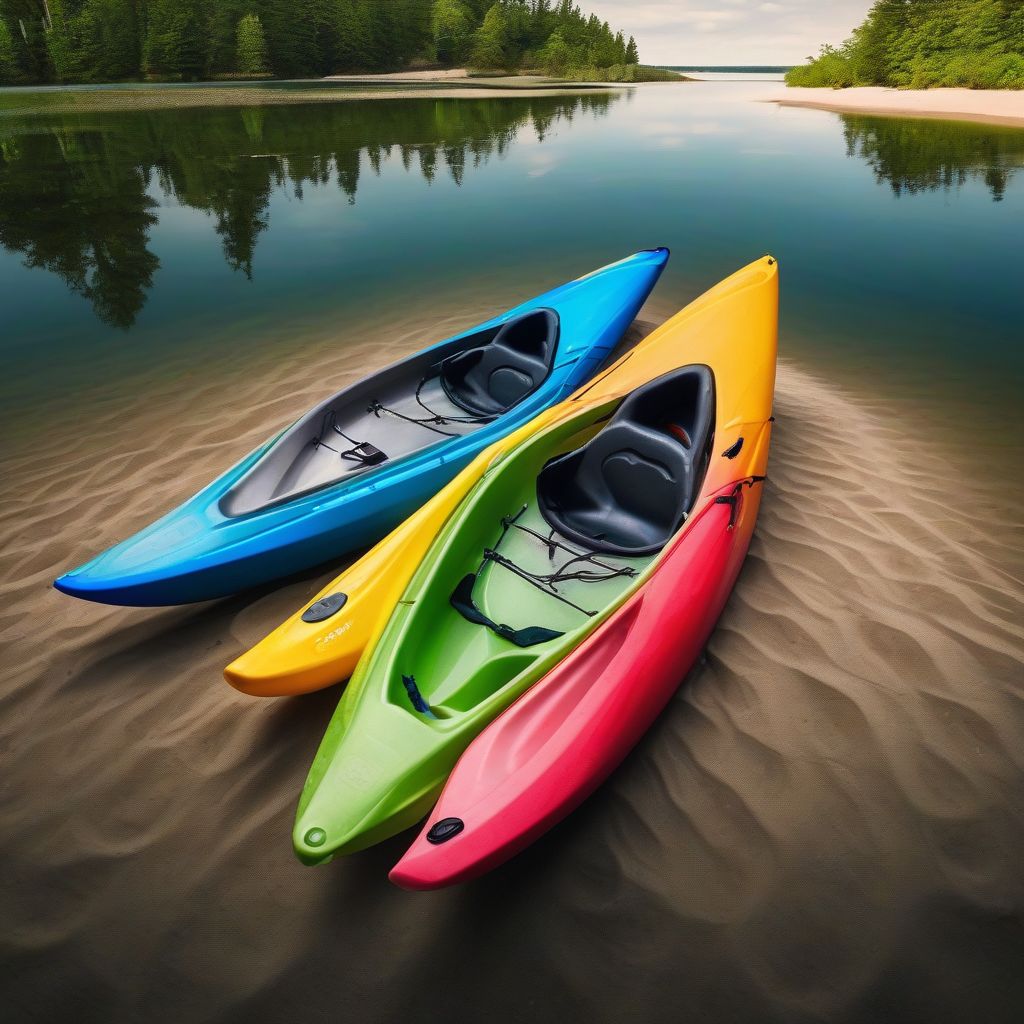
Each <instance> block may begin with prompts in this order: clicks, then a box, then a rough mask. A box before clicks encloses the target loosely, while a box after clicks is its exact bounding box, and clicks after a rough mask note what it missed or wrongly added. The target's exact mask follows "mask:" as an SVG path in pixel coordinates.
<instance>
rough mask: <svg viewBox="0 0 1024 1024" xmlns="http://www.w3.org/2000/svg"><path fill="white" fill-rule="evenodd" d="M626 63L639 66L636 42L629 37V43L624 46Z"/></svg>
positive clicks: (638, 52)
mask: <svg viewBox="0 0 1024 1024" xmlns="http://www.w3.org/2000/svg"><path fill="white" fill-rule="evenodd" d="M626 63H627V64H639V63H640V51H639V50H637V48H636V40H635V39H634V38H633V37H632V36H630V37H629V42H628V43H627V44H626Z"/></svg>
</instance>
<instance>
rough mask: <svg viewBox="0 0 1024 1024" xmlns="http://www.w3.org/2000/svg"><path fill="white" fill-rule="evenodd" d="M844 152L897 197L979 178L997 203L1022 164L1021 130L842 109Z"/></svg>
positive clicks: (1023, 136) (1023, 161)
mask: <svg viewBox="0 0 1024 1024" xmlns="http://www.w3.org/2000/svg"><path fill="white" fill-rule="evenodd" d="M840 116H841V117H842V120H843V130H844V134H845V136H846V151H847V155H848V156H850V157H853V158H855V159H860V160H864V161H865V162H866V163H867V164H868V166H869V167H871V169H872V170H873V171H874V172H875V177H876V178H877V179H878V182H879V183H880V184H881V183H882V182H888V183H889V184H890V185H891V186H892V190H893V192H894V193H895V194H896V195H897V196H902V195H906V194H911V195H913V194H915V193H919V192H929V191H937V190H943V189H944V190H949V189H954V188H960V187H962V186H963V185H964V184H966V182H967V181H968V180H969V179H976V180H979V181H983V182H984V183H985V185H987V186H988V189H989V191H990V192H991V193H992V198H993V200H994V201H995V202H997V203H998V202H1001V201H1002V199H1003V198H1004V196H1005V195H1006V189H1007V186H1008V185H1009V182H1010V180H1011V178H1012V176H1013V175H1014V173H1015V172H1016V171H1017V170H1019V169H1020V167H1021V166H1024V131H1019V130H1015V129H1009V128H998V127H993V126H991V125H980V124H970V123H968V122H948V121H926V120H903V119H901V118H895V117H870V116H864V115H861V114H842V115H840Z"/></svg>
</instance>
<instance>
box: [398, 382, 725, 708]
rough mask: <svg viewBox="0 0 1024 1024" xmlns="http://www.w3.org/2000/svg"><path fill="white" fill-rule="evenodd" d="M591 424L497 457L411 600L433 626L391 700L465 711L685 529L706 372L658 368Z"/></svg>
mask: <svg viewBox="0 0 1024 1024" xmlns="http://www.w3.org/2000/svg"><path fill="white" fill-rule="evenodd" d="M598 422H599V421H598ZM598 422H595V421H593V420H590V421H588V422H585V423H580V424H578V425H577V427H576V429H575V430H574V431H572V432H571V433H570V434H569V435H567V436H565V437H563V438H561V440H557V441H554V440H553V441H550V442H548V444H547V445H539V446H531V447H532V448H533V450H529V449H527V450H521V451H520V453H518V454H517V455H514V456H512V457H511V458H510V459H508V460H507V461H506V462H504V463H502V464H501V466H500V468H499V469H498V470H497V472H496V475H495V478H493V480H492V483H491V485H490V486H489V487H488V489H487V491H486V492H485V493H481V494H480V495H479V496H478V499H477V501H478V502H479V506H478V509H477V511H478V513H479V515H478V516H477V517H475V518H473V519H470V520H466V521H464V524H463V529H462V530H461V531H460V534H459V537H460V543H459V545H458V546H457V547H456V546H454V545H453V546H451V547H449V548H448V549H447V551H446V552H445V555H444V556H443V559H442V562H441V563H439V565H438V570H437V572H436V573H435V574H434V577H433V579H432V580H431V582H430V584H429V585H428V586H429V590H430V592H429V594H427V595H423V596H421V597H420V598H419V599H418V600H417V602H416V604H417V605H422V607H423V608H424V609H425V608H427V607H429V608H430V609H431V614H432V618H431V620H430V621H431V627H430V630H429V631H428V632H417V633H416V635H418V636H419V640H418V642H417V643H416V644H414V645H411V646H410V647H409V649H408V653H409V654H412V655H414V656H413V657H410V658H408V660H406V658H405V657H401V658H400V661H399V662H396V668H399V669H400V671H399V672H397V673H396V674H395V675H394V676H393V677H392V683H391V684H389V685H390V693H389V697H390V699H391V701H392V702H393V703H395V704H397V705H398V706H400V707H403V708H404V709H405V710H406V711H408V712H410V713H412V714H414V715H417V716H419V717H421V718H426V719H439V720H443V719H450V718H453V717H458V716H461V715H464V714H469V713H473V712H475V711H476V709H478V708H479V707H480V706H481V705H483V704H485V703H487V702H489V701H490V699H491V698H492V697H495V696H496V695H497V694H498V693H499V692H500V691H503V690H504V689H505V688H506V687H508V686H510V685H511V684H512V683H513V680H515V679H516V678H518V677H520V676H521V674H522V673H524V672H527V671H528V670H529V669H530V666H531V665H533V664H535V663H536V662H537V661H538V660H541V659H543V658H545V657H547V656H549V653H550V652H551V651H553V650H557V649H559V648H560V647H562V646H564V645H565V644H566V643H571V642H572V641H571V639H570V638H571V637H573V636H576V635H578V634H579V633H580V631H585V630H587V629H588V628H590V627H589V623H591V622H593V621H596V620H598V619H599V618H600V617H601V616H602V615H603V614H605V613H606V612H607V611H608V609H610V608H614V607H617V605H618V604H619V603H620V602H621V601H622V600H623V598H624V596H625V595H626V594H627V593H629V592H630V591H631V590H632V589H633V588H634V587H635V586H636V585H637V584H638V582H639V580H640V578H641V577H642V575H643V574H644V572H645V570H647V569H648V567H649V566H650V565H651V564H652V563H653V562H654V561H655V560H656V559H657V557H658V555H659V553H660V552H661V551H662V549H663V548H664V547H665V545H666V544H667V543H668V542H669V541H670V540H671V539H672V537H673V536H675V535H676V533H677V532H678V531H679V529H680V528H681V527H682V526H683V524H684V522H685V521H686V519H687V517H688V516H689V514H690V512H691V511H692V510H693V508H694V505H695V504H696V502H697V499H698V497H699V495H700V491H701V487H702V485H703V482H704V477H705V474H706V472H707V467H708V463H709V459H710V453H711V446H712V441H713V436H714V427H715V386H714V377H713V375H712V373H711V370H710V369H709V368H708V367H706V366H689V367H686V368H684V369H683V370H678V371H675V372H673V373H671V374H667V375H666V376H664V377H662V378H659V379H658V380H656V381H654V382H652V383H651V384H650V385H648V386H647V387H645V388H642V389H640V390H638V391H636V392H634V394H633V395H632V396H631V397H630V398H628V399H626V401H624V402H623V403H622V404H621V405H620V406H619V408H618V409H617V411H616V412H615V414H614V415H613V416H612V417H611V419H610V420H607V421H606V422H605V423H604V424H603V426H602V427H601V429H600V430H597V432H596V433H595V431H594V428H595V427H596V426H597V425H598ZM513 501H516V502H518V507H515V506H513V505H512V502H513ZM499 510H500V511H499ZM496 511H497V512H498V513H499V514H498V515H497V516H494V518H491V516H493V515H494V512H496ZM458 571H461V576H456V575H455V574H456V572H458ZM421 614H425V612H421ZM413 615H416V612H413ZM442 625H443V628H441V627H442ZM441 638H443V641H442V640H441Z"/></svg>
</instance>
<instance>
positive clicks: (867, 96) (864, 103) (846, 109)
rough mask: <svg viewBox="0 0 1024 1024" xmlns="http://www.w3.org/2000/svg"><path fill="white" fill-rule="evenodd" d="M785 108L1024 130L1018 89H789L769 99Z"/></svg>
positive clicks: (1022, 100) (1023, 105)
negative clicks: (967, 122) (998, 125)
mask: <svg viewBox="0 0 1024 1024" xmlns="http://www.w3.org/2000/svg"><path fill="white" fill-rule="evenodd" d="M766 102H768V103H777V104H779V106H783V107H811V108H813V109H816V110H832V111H837V112H839V113H850V114H854V113H856V114H881V115H886V116H894V115H895V116H901V117H930V118H938V119H941V120H945V121H976V122H979V123H983V124H1001V125H1006V126H1009V127H1011V128H1013V127H1016V128H1024V91H1022V90H1014V89H887V88H883V87H880V86H870V87H862V88H852V89H805V88H797V87H792V86H790V87H787V88H786V90H785V91H784V92H783V93H782V94H780V95H779V96H773V97H771V98H770V99H768V100H767V101H766Z"/></svg>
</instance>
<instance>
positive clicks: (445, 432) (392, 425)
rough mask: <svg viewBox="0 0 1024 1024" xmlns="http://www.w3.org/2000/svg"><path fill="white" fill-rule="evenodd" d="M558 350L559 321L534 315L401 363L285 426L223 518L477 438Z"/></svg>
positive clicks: (228, 497) (541, 374)
mask: <svg viewBox="0 0 1024 1024" xmlns="http://www.w3.org/2000/svg"><path fill="white" fill-rule="evenodd" d="M557 348H558V314H557V313H555V311H554V310H550V309H536V310H531V311H530V312H528V313H525V314H522V315H520V316H518V317H514V318H512V319H510V320H508V321H506V322H505V323H504V324H502V325H500V326H498V327H494V328H489V329H487V330H484V331H477V332H474V333H472V334H468V335H463V336H462V337H460V338H456V339H453V340H452V341H451V342H449V343H447V344H445V345H442V346H439V347H437V348H434V349H431V350H430V351H428V352H420V353H417V354H416V355H413V356H410V357H409V358H408V359H404V360H402V361H401V362H398V363H395V364H393V365H392V366H389V367H387V368H385V369H384V370H382V371H380V372H379V373H377V374H374V375H373V376H372V377H367V378H364V379H363V380H360V381H358V382H357V383H355V384H353V385H352V386H351V387H348V388H346V389H345V390H343V391H340V392H338V393H337V394H335V395H333V396H332V397H331V398H328V399H327V400H326V401H324V402H321V403H320V404H319V405H317V406H316V407H315V408H313V409H311V410H310V411H309V412H308V413H306V415H305V416H303V417H302V418H301V419H300V420H298V421H297V422H296V423H294V424H293V425H292V426H291V427H289V428H288V429H287V430H286V431H285V432H284V433H283V434H282V435H281V436H280V437H279V438H278V440H277V441H276V442H275V443H274V444H273V445H272V446H271V448H270V449H269V450H268V451H267V452H266V453H265V454H264V455H263V457H262V458H261V459H260V460H259V461H258V462H257V463H256V465H254V466H253V467H252V468H251V469H250V470H249V471H248V472H247V473H246V474H245V475H244V476H243V477H242V478H241V479H240V480H239V481H238V482H237V483H236V484H235V485H234V486H233V487H232V488H231V489H230V490H229V491H228V492H227V493H226V494H225V495H224V497H223V498H222V499H221V502H220V509H221V511H222V512H223V513H224V515H226V516H241V515H247V514H250V513H252V512H257V511H260V510H261V509H264V508H267V507H269V506H272V505H277V504H280V503H282V502H286V501H290V500H292V499H294V498H297V497H299V496H301V495H304V494H308V493H310V492H311V491H316V490H319V489H321V488H324V487H328V486H330V485H332V484H336V483H338V482H340V481H342V480H349V479H352V478H355V477H360V476H365V475H367V474H371V473H374V472H376V471H378V470H380V469H382V468H383V467H385V466H388V465H389V464H390V463H392V462H394V461H395V460H396V459H401V458H406V457H408V456H410V455H412V454H414V453H416V452H420V451H422V450H424V449H426V448H429V447H431V446H433V445H437V444H442V443H444V442H446V441H450V440H451V439H452V438H454V437H461V436H464V435H466V434H470V433H473V432H474V431H477V430H480V429H481V428H482V427H483V426H485V425H486V424H488V423H493V422H494V421H495V420H496V419H498V418H500V417H501V416H502V415H504V414H505V413H506V412H508V411H509V410H510V409H512V408H513V407H514V406H515V405H517V404H518V403H520V402H522V401H523V400H524V399H526V398H527V397H528V396H529V395H530V394H531V393H532V392H534V391H536V390H537V388H539V387H540V386H541V385H542V384H543V383H544V381H545V380H546V379H547V377H548V375H549V374H550V372H551V368H552V367H553V365H554V360H555V354H556V351H557Z"/></svg>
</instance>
